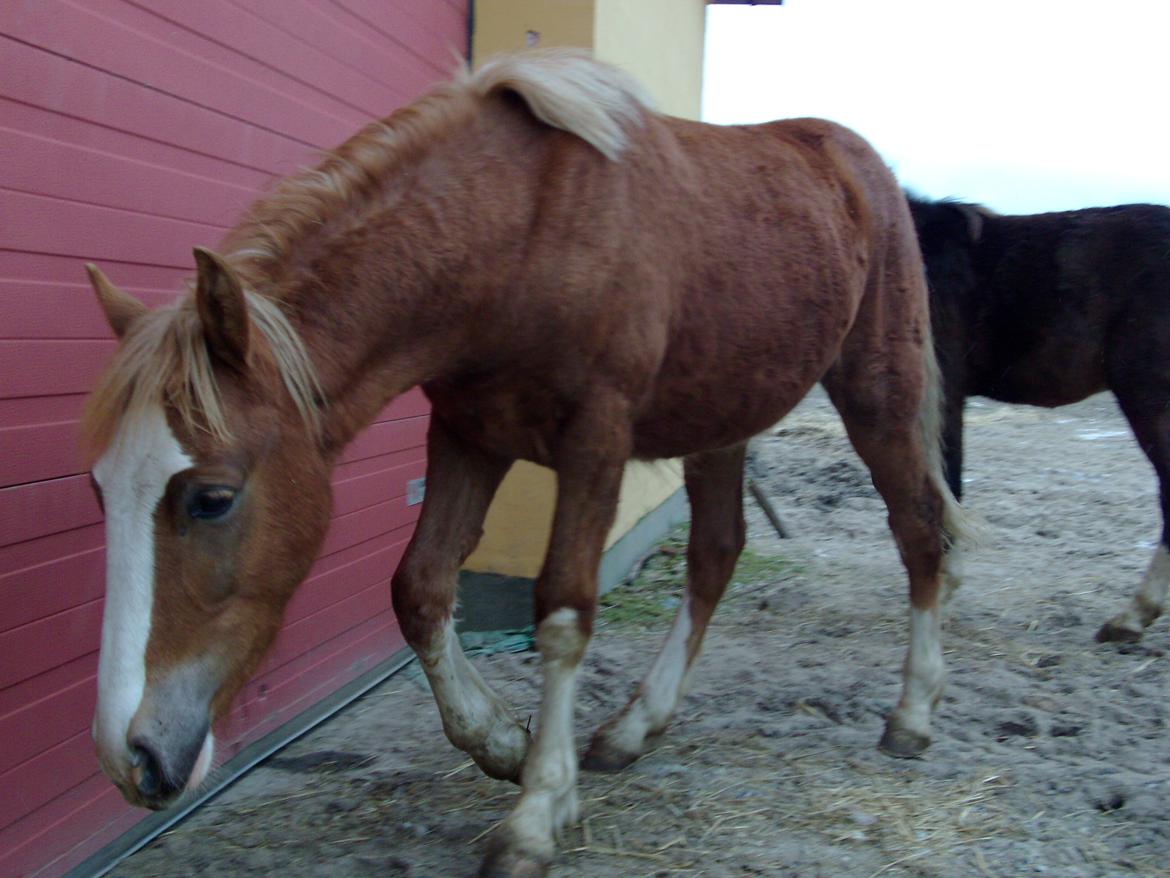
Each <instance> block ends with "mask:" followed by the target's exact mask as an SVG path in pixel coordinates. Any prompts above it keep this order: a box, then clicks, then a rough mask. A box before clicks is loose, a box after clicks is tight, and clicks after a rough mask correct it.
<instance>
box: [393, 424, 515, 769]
mask: <svg viewBox="0 0 1170 878" xmlns="http://www.w3.org/2000/svg"><path fill="white" fill-rule="evenodd" d="M509 463H510V461H506V460H500V459H497V458H491V457H488V456H486V455H483V454H481V453H480V452H478V451H476V450H475V449H471V448H468V447H467V446H465V445H464V444H463V443H462V442H460V441H459V439H458V438H457V437H455V436H453V435H451V434H450V433H449V432H448V431H447V430H446V429H445V428H444V427H443V425H442V423H441V422H440V420H439V418H438V417H437V416H436V417H433V418H432V420H431V427H430V431H429V433H428V435H427V496H426V500H425V501H424V505H423V509H422V515H421V516H420V518H419V523H418V527H417V528H416V529H415V532H414V537H413V538H412V539H411V541H410V545H409V546H408V547H407V550H406V554H405V555H404V557H403V559H402V563H401V564H400V565H399V567H398V570H397V572H396V573H395V574H394V579H393V587H392V594H393V599H394V612H395V614H396V615H397V617H398V622H399V624H400V625H401V626H402V633H403V635H404V636H405V637H406V642H407V643H408V644H410V646H411V648H413V649H414V651H415V652H416V653H417V654H418V657H419V662H420V663H421V665H422V668H423V671H424V672H425V673H426V675H427V680H428V681H429V682H430V684H431V691H432V692H433V693H434V696H435V702H436V703H437V704H438V707H439V715H440V716H441V717H442V720H443V731H445V732H446V733H447V737H448V738H449V739H450V741H451V743H452V744H454V745H455V746H456V747H458V748H459V749H460V750H463V751H464V752H465V753H467V754H468V755H469V756H471V758H472V759H473V760H475V762H476V764H477V765H478V766H479V767H480V768H481V769H483V771H484V773H485V774H487V775H489V776H491V777H495V778H501V779H505V780H512V781H517V782H518V781H519V779H520V769H521V767H522V766H523V764H524V755H525V752H526V750H527V748H528V733H527V731H526V730H525V729H524V727H523V726H521V725H520V724H519V723H518V722H516V720H515V719H514V718H513V716H512V714H511V712H510V711H509V710H508V707H507V705H506V704H505V703H504V702H503V700H501V699H500V697H499V696H498V695H496V694H495V693H494V692H493V691H492V689H491V687H489V686H488V684H487V683H486V682H484V680H483V678H482V677H481V676H480V675H479V672H478V671H476V669H475V668H474V667H473V666H472V664H471V663H470V662H468V660H467V658H466V656H464V654H463V650H462V648H461V647H460V645H459V638H458V637H457V636H456V634H455V623H454V619H453V613H454V609H455V586H456V582H457V579H458V575H459V568H460V566H461V565H462V564H463V561H464V560H465V559H466V558H467V556H468V555H469V554H471V551H472V549H474V548H475V544H476V543H477V542H478V541H479V537H480V535H481V533H482V525H483V519H484V516H485V515H486V514H487V508H488V504H489V503H491V499H492V496H493V495H494V494H495V491H496V488H497V487H498V486H499V483H500V480H501V479H502V478H503V477H504V474H505V473H506V472H507V470H508V466H509Z"/></svg>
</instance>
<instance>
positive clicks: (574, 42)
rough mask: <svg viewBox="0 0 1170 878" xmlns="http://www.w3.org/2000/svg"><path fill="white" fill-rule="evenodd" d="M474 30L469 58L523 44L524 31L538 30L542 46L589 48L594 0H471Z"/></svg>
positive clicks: (475, 59) (515, 48) (525, 32)
mask: <svg viewBox="0 0 1170 878" xmlns="http://www.w3.org/2000/svg"><path fill="white" fill-rule="evenodd" d="M472 2H473V3H474V4H475V21H474V27H475V30H474V32H473V33H472V35H471V53H472V61H473V62H475V63H479V62H480V61H483V60H484V59H485V58H487V57H489V56H491V55H494V54H496V53H497V52H514V51H516V50H517V49H523V48H524V46H525V35H526V34H527V32H528V31H535V32H536V33H538V34H540V45H542V46H580V47H581V48H584V49H592V48H593V11H594V10H593V6H594V0H472Z"/></svg>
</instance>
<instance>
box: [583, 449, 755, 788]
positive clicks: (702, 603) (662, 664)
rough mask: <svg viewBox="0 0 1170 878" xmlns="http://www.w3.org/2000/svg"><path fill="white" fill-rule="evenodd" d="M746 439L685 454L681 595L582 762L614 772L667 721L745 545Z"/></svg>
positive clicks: (680, 695) (598, 769)
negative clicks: (650, 660) (648, 658)
mask: <svg viewBox="0 0 1170 878" xmlns="http://www.w3.org/2000/svg"><path fill="white" fill-rule="evenodd" d="M745 448H746V446H744V445H740V446H736V447H734V448H728V449H724V450H722V451H715V452H709V453H704V454H696V455H692V456H691V457H688V458H686V460H685V461H684V467H685V474H686V486H687V497H688V498H689V500H690V504H691V537H690V544H689V545H688V547H687V596H686V599H685V600H684V601H683V602H682V605H681V606H680V607H679V609H678V615H677V616H676V617H675V620H674V625H673V626H672V627H671V629H670V634H669V635H668V636H667V638H666V642H665V643H664V644H663V646H662V650H661V652H659V653H658V657H657V658H656V659H655V660H654V666H653V667H652V668H651V669H650V672H649V673H648V674H647V675H646V678H645V679H644V680H643V681H642V683H641V684H640V685H639V686H638V689H637V691H636V692H635V693H634V696H633V698H631V699H630V701H629V703H628V704H626V706H625V707H624V708H622V710H620V711H619V712H618V713H617V714H616V715H614V716H613V717H612V718H611V719H609V720H608V721H607V722H606V723H605V724H604V725H602V726H601V728H599V729H598V730H597V733H596V734H595V735H594V736H593V743H592V744H591V745H590V747H589V750H588V752H587V753H586V754H585V758H584V759H583V760H582V766H583V767H584V768H588V769H592V770H597V771H615V770H617V769H620V768H624V767H625V766H627V765H629V764H630V763H631V762H633V761H634V760H635V759H637V758H638V757H639V756H640V755H641V754H642V750H643V747H644V745H645V741H646V737H647V736H648V735H654V734H658V733H659V732H661V731H662V730H663V729H665V728H666V725H667V723H668V722H670V717H671V714H673V713H674V710H675V707H676V706H677V705H678V702H679V699H680V698H681V697H682V696H683V695H684V694H685V693H686V687H687V680H688V678H689V675H690V671H691V669H692V667H693V664H694V661H695V658H696V657H697V656H698V654H699V649H700V647H701V646H702V643H703V634H704V632H705V631H706V630H707V623H708V622H709V621H710V619H711V614H712V613H713V612H715V605H716V604H718V603H719V599H720V598H721V597H722V596H723V591H724V589H725V588H726V587H727V582H728V580H730V579H731V574H732V573H733V572H734V570H735V563H736V560H737V559H738V558H739V554H740V552H741V551H742V550H743V545H744V532H745V527H744V520H743V459H744V450H745Z"/></svg>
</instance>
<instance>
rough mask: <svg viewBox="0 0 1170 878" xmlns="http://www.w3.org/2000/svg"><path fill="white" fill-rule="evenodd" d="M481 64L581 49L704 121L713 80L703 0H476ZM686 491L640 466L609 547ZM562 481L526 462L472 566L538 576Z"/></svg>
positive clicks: (628, 481) (675, 479)
mask: <svg viewBox="0 0 1170 878" xmlns="http://www.w3.org/2000/svg"><path fill="white" fill-rule="evenodd" d="M474 2H475V31H474V33H473V34H472V55H473V57H472V62H473V63H474V64H478V63H479V62H481V61H483V60H485V59H486V58H488V57H490V56H491V55H494V54H496V53H497V52H509V51H515V50H517V49H521V48H523V47H524V46H525V36H526V34H527V32H528V31H534V32H536V33H538V34H539V35H540V42H539V45H541V46H580V47H582V48H586V49H592V50H593V51H594V54H595V55H596V56H597V57H598V58H600V59H601V60H603V61H608V62H610V63H611V64H617V65H618V66H620V67H624V68H625V69H626V70H628V71H629V72H630V73H632V74H633V75H634V76H635V77H637V78H638V79H639V80H640V81H641V82H642V84H643V85H645V86H646V88H647V89H648V90H649V92H650V94H651V96H652V97H653V98H654V100H655V102H656V105H657V109H658V110H660V111H661V112H664V113H670V114H671V115H676V116H685V117H688V118H691V119H697V118H699V102H700V97H701V89H702V79H703V36H704V21H705V18H704V16H705V6H706V4H705V3H704V2H703V0H474ZM681 486H682V466H681V464H680V463H679V462H678V461H659V462H657V463H652V464H649V463H638V462H633V463H630V464H629V465H628V466H627V467H626V472H625V477H624V478H623V480H622V494H621V500H620V502H619V504H618V511H617V518H616V520H615V522H614V526H613V529H612V530H611V531H610V534H609V538H608V539H607V541H606V548H607V549H608V548H609V547H610V546H612V545H613V544H614V543H616V542H617V541H618V540H619V539H621V537H623V536H624V535H625V534H626V533H628V532H629V530H630V529H631V528H632V527H633V526H634V525H635V524H637V523H638V522H639V521H640V520H641V519H642V518H643V517H644V516H645V515H647V514H648V513H650V512H652V511H653V510H655V509H656V508H658V507H659V506H660V505H661V504H662V503H663V502H664V501H665V500H666V499H667V498H669V497H670V496H671V495H672V494H674V493H675V492H676V491H677V490H678V489H679V488H680V487H681ZM555 503H556V475H555V474H554V473H553V472H552V471H551V470H547V469H545V468H543V467H539V466H536V465H535V464H531V463H527V462H524V461H521V462H519V463H517V464H516V465H515V466H514V467H512V470H511V472H509V473H508V476H507V478H506V479H504V483H503V484H502V485H501V486H500V490H499V493H498V494H497V495H496V499H495V500H494V501H493V503H492V506H491V509H489V510H488V515H487V521H486V522H485V524H484V537H483V539H482V540H481V541H480V544H479V546H478V548H477V549H476V550H475V552H474V554H472V555H471V557H470V558H468V559H467V563H466V564H465V565H464V567H465V568H466V569H468V570H474V571H477V572H481V573H500V574H505V575H509V576H522V577H528V578H534V577H535V576H536V575H537V573H539V572H540V565H541V563H542V562H543V560H544V550H545V547H546V546H547V545H548V536H549V531H550V529H551V525H552V513H553V506H554V504H555Z"/></svg>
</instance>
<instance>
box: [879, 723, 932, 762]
mask: <svg viewBox="0 0 1170 878" xmlns="http://www.w3.org/2000/svg"><path fill="white" fill-rule="evenodd" d="M929 746H930V735H924V734H922V733H921V732H913V731H911V730H910V729H904V728H902V727H901V726H899V725H896V724H895V723H894V721H893V720H888V721H887V722H886V730H885V732H884V733H883V734H882V739H881V740H880V741H878V749H879V750H881V751H882V752H883V753H885V754H886V755H887V756H893V757H894V758H896V759H914V758H916V757H918V756H921V755H922V754H923V753H924V752H925V751H926V748H927V747H929Z"/></svg>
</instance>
